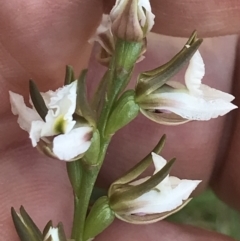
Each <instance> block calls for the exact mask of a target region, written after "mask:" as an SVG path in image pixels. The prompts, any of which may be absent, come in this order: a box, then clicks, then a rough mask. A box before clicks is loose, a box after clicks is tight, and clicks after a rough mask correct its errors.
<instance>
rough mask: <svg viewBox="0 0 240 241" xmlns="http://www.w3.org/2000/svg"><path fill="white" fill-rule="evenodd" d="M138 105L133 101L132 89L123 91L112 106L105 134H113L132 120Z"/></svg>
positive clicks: (137, 110) (133, 93)
mask: <svg viewBox="0 0 240 241" xmlns="http://www.w3.org/2000/svg"><path fill="white" fill-rule="evenodd" d="M139 110H140V108H139V106H138V104H136V103H135V92H134V90H128V91H126V92H124V93H123V95H122V96H121V97H120V98H119V100H118V101H117V103H116V104H115V105H114V106H113V111H112V113H111V114H110V117H109V119H108V122H107V126H106V130H105V134H106V136H108V135H112V134H114V133H115V132H116V131H118V130H119V129H121V128H122V127H124V126H126V125H127V124H128V123H130V122H131V121H132V120H134V119H135V118H136V117H137V115H138V113H139Z"/></svg>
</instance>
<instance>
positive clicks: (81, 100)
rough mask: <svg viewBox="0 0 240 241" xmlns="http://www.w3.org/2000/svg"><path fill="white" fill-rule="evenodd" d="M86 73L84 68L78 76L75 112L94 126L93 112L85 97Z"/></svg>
mask: <svg viewBox="0 0 240 241" xmlns="http://www.w3.org/2000/svg"><path fill="white" fill-rule="evenodd" d="M86 75H87V70H86V69H85V70H83V71H82V73H81V75H80V77H79V78H78V85H77V105H76V110H75V113H76V114H77V115H80V116H83V117H84V118H85V119H86V120H87V121H88V122H89V124H90V125H92V126H96V118H95V114H94V112H93V111H92V109H91V107H90V105H89V102H88V99H87V89H86Z"/></svg>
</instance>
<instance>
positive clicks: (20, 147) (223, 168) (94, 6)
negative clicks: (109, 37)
mask: <svg viewBox="0 0 240 241" xmlns="http://www.w3.org/2000/svg"><path fill="white" fill-rule="evenodd" d="M151 2H152V5H153V12H154V13H155V14H156V25H155V28H154V31H155V32H156V33H158V34H164V35H168V37H167V36H162V35H158V34H151V36H150V39H149V49H148V52H147V54H146V59H145V60H144V61H143V62H141V63H140V64H139V65H138V66H137V68H136V72H138V71H143V70H146V69H150V68H153V67H156V66H158V65H161V64H162V63H164V62H165V61H167V60H168V59H169V58H171V57H172V56H173V55H174V54H175V53H177V52H178V51H179V50H180V49H181V47H182V45H183V44H184V43H185V41H186V39H182V38H179V37H185V38H186V37H188V36H189V35H190V33H191V32H192V31H193V30H194V29H197V30H198V32H199V36H201V37H204V38H206V39H205V40H204V43H203V45H202V46H201V49H200V50H201V53H202V56H203V58H204V61H205V64H206V76H205V78H204V79H203V82H204V83H205V84H208V85H210V86H212V87H215V88H218V89H220V90H223V91H226V92H232V93H233V94H234V95H235V96H236V101H235V104H236V105H239V102H240V100H239V97H238V96H239V88H240V86H239V84H238V83H239V53H240V52H239V48H238V35H237V34H238V33H239V30H240V25H239V24H237V23H239V21H240V3H239V2H238V1H237V0H230V1H227V0H224V1H221V2H220V3H219V1H216V0H215V1H214V0H209V1H207V2H205V1H199V0H194V1H189V0H182V1H173V0H169V1H164V0H156V1H151ZM166 2H167V3H166ZM176 2H178V3H176ZM110 5H111V3H110V2H108V1H99V0H92V1H90V0H88V1H86V0H85V1H84V0H82V1H81V0H71V1H67V0H58V1H56V0H49V1H31V2H30V1H27V0H22V1H17V0H9V1H4V3H2V6H1V8H0V86H1V87H0V94H1V95H0V96H1V101H0V237H1V238H2V239H3V240H5V241H10V240H11V241H17V240H18V238H17V235H16V234H15V230H14V228H13V225H12V221H11V218H10V207H11V206H14V207H15V208H18V207H20V205H24V206H25V208H26V210H27V211H28V212H29V213H30V214H31V216H32V218H33V219H34V220H35V221H36V223H37V224H38V225H39V227H41V228H42V227H43V226H44V225H45V224H46V223H47V222H48V221H49V220H50V219H53V221H54V223H55V224H57V222H59V221H63V223H64V225H65V227H66V231H67V233H70V222H71V221H70V220H71V217H72V211H73V210H72V206H71V205H70V204H71V203H72V193H71V188H70V185H69V183H68V180H67V175H66V171H65V163H62V162H59V161H56V160H51V159H48V158H45V157H43V156H41V155H40V154H39V153H38V152H37V151H36V150H35V149H33V148H31V145H30V142H29V140H28V136H27V134H26V133H24V132H23V131H22V130H21V129H20V128H19V126H18V125H17V123H16V117H14V116H13V115H12V114H11V111H10V105H9V97H8V91H9V90H12V91H15V92H18V93H21V94H23V95H24V96H25V97H26V100H27V99H28V80H29V78H33V79H34V80H35V82H36V83H37V84H38V86H39V88H40V89H41V90H42V91H47V90H49V89H55V88H57V87H59V86H61V85H62V83H63V78H64V71H65V65H66V64H71V65H73V67H74V68H75V69H76V72H79V71H80V69H82V68H83V67H86V65H87V62H88V59H89V55H90V46H89V45H88V43H87V40H88V39H89V37H90V36H91V35H92V34H93V33H94V30H95V28H96V26H97V25H98V23H99V21H100V18H101V14H102V12H103V11H107V10H108V9H109V6H110ZM230 34H231V35H230ZM171 35H172V36H175V37H171ZM91 61H92V62H94V61H93V57H92V58H91ZM94 65H95V66H96V69H94V70H93V68H94ZM91 66H92V67H91V70H90V71H89V82H90V83H89V87H90V88H91V90H92V89H93V88H94V86H96V81H97V80H98V78H99V75H100V73H102V71H103V69H102V68H101V67H100V66H99V65H97V64H96V63H92V65H91ZM182 77H183V72H181V73H180V74H179V75H178V76H176V77H174V78H176V79H181V80H182V79H183V78H182ZM134 81H135V80H134V78H133V82H132V83H131V86H132V87H133V86H134ZM238 112H239V111H238V110H235V111H234V112H232V113H231V114H229V115H228V116H226V117H221V118H218V119H216V120H211V121H209V122H191V123H188V124H185V125H182V126H177V127H171V128H170V127H165V126H160V125H157V124H155V123H152V122H150V121H149V120H147V119H145V118H144V117H143V116H140V117H139V118H137V119H136V120H135V121H134V122H133V123H131V124H130V125H129V126H128V127H126V128H124V129H123V130H121V131H120V132H119V133H118V134H117V135H116V136H115V137H114V140H113V142H112V143H111V146H110V148H109V151H108V155H107V159H106V162H105V163H104V167H103V169H102V172H101V174H100V176H99V184H100V185H101V186H108V185H109V184H110V183H111V182H112V181H113V180H114V179H115V178H117V177H119V176H120V175H121V174H122V173H123V172H124V171H125V170H127V169H128V168H129V167H131V166H132V165H133V164H134V163H136V162H137V161H138V160H139V159H140V158H142V157H143V156H144V155H145V154H146V153H148V152H149V151H150V150H151V149H152V147H153V146H154V145H155V143H156V142H157V141H158V139H159V137H160V136H161V135H162V134H163V133H166V134H167V136H168V139H167V144H166V147H165V149H164V152H163V156H164V157H166V158H167V159H169V158H172V157H175V156H176V157H177V162H176V165H175V166H174V170H173V173H172V174H173V175H176V176H179V177H182V178H183V177H184V178H191V179H201V180H203V182H202V184H201V186H200V187H199V189H198V190H197V191H196V193H195V194H196V195H197V194H198V193H200V192H201V191H202V190H203V189H204V188H205V187H206V186H208V185H209V184H210V185H211V186H212V187H213V188H214V190H215V191H216V193H217V194H218V195H219V197H220V198H221V199H223V200H224V201H226V202H227V203H228V204H230V205H231V206H233V207H235V208H236V209H238V210H240V206H239V203H240V202H239V200H240V180H239V175H240V171H239V170H240V168H239V166H240V164H239V163H240V162H239V157H238V149H239V143H240V142H239V139H240V136H239V135H240V132H239V114H238ZM139 147H140V148H139ZM113 238H114V240H116V241H122V240H137V239H139V240H141V241H151V240H156V239H159V238H161V240H163V241H165V240H166V241H168V240H173V239H174V240H178V241H182V240H184V241H188V240H199V241H201V240H204V241H206V240H211V241H212V240H220V241H221V240H231V239H230V238H227V237H225V236H222V235H218V234H214V233H212V232H208V231H206V232H205V231H202V230H201V229H197V228H193V227H190V226H184V225H176V224H170V223H167V222H165V221H163V222H159V223H156V224H153V225H148V226H133V225H129V224H125V223H122V222H120V221H116V222H115V223H114V224H113V225H112V226H111V228H109V229H108V230H107V231H106V232H104V234H102V235H100V236H99V238H98V239H97V240H100V241H101V240H111V239H113Z"/></svg>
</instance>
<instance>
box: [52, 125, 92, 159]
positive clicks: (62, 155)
mask: <svg viewBox="0 0 240 241" xmlns="http://www.w3.org/2000/svg"><path fill="white" fill-rule="evenodd" d="M91 138H92V128H91V127H80V128H76V129H73V130H72V131H71V132H69V133H68V134H62V135H59V136H57V137H55V138H54V140H53V153H54V154H55V155H56V156H57V157H58V158H59V159H60V160H63V161H74V160H75V158H78V157H79V156H80V155H81V154H84V153H85V152H86V151H87V150H88V148H89V147H90V145H91Z"/></svg>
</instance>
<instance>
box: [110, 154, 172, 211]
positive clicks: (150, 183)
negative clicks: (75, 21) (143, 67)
mask: <svg viewBox="0 0 240 241" xmlns="http://www.w3.org/2000/svg"><path fill="white" fill-rule="evenodd" d="M174 162H175V158H174V159H172V160H170V161H169V162H168V163H167V164H166V165H165V166H164V167H163V168H162V169H161V170H160V171H159V172H157V173H156V174H155V175H153V176H151V177H150V178H149V179H148V180H146V181H145V182H143V183H141V184H139V185H137V186H130V187H128V188H127V190H123V191H122V192H121V191H119V192H116V194H113V195H112V196H111V197H110V205H111V207H112V208H113V209H114V211H117V212H118V213H121V211H122V212H125V211H126V210H124V209H125V207H124V206H125V204H124V203H125V202H128V201H131V200H134V199H136V198H138V197H140V196H141V195H143V194H144V193H147V192H149V191H150V190H152V189H154V188H155V187H156V186H157V185H158V184H159V183H160V182H161V181H162V180H163V179H164V178H165V177H166V176H167V175H168V174H169V172H170V170H171V167H172V165H173V164H174ZM127 206H128V205H127ZM126 208H127V209H128V207H126Z"/></svg>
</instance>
